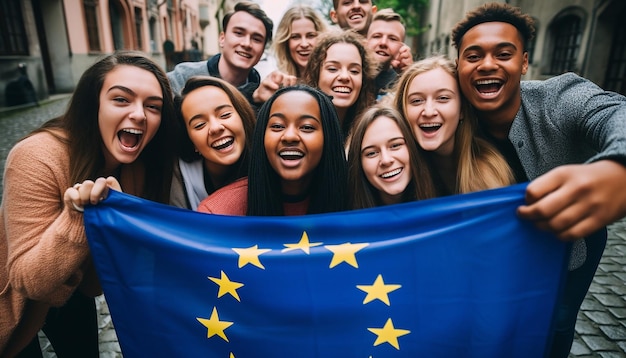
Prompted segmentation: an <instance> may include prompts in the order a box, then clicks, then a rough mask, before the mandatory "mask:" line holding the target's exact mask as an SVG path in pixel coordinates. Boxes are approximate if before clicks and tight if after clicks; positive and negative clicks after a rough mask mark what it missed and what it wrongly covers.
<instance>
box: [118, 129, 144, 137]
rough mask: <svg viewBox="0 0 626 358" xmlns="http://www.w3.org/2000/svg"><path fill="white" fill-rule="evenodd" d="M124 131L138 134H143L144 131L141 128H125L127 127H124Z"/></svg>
mask: <svg viewBox="0 0 626 358" xmlns="http://www.w3.org/2000/svg"><path fill="white" fill-rule="evenodd" d="M122 131H124V132H126V133H130V134H136V135H141V134H143V131H142V130H141V129H133V128H125V129H122Z"/></svg>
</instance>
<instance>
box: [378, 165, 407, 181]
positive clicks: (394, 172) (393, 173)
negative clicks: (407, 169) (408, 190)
mask: <svg viewBox="0 0 626 358" xmlns="http://www.w3.org/2000/svg"><path fill="white" fill-rule="evenodd" d="M403 169H404V168H398V169H394V170H392V171H390V172H386V173H382V174H381V175H380V177H381V178H383V179H389V178H392V177H395V176H396V175H398V174H400V173H402V170H403Z"/></svg>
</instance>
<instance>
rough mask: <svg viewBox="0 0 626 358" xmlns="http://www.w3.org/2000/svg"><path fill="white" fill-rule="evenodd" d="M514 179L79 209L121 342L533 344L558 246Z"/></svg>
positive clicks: (315, 348) (212, 346)
mask: <svg viewBox="0 0 626 358" xmlns="http://www.w3.org/2000/svg"><path fill="white" fill-rule="evenodd" d="M524 189H525V185H524V184H522V185H515V186H511V187H507V188H502V189H497V190H490V191H484V192H478V193H472V194H466V195H457V196H451V197H446V198H440V199H435V200H427V201H420V202H413V203H407V204H401V205H393V206H385V207H379V208H373V209H366V210H357V211H348V212H342V213H333V214H322V215H307V216H299V217H228V216H219V215H209V214H202V213H197V212H192V211H188V210H182V209H177V208H174V207H169V206H166V205H161V204H157V203H153V202H150V201H146V200H143V199H140V198H137V197H133V196H130V195H127V194H123V193H119V192H112V193H111V194H110V195H109V197H108V198H107V199H106V200H105V201H104V202H102V203H101V204H100V205H97V206H94V207H88V208H86V210H85V225H86V229H87V236H88V240H89V244H90V247H91V252H92V254H93V257H94V260H95V264H96V268H97V270H98V274H99V276H100V280H101V282H102V286H103V289H104V292H105V295H106V299H107V302H108V304H109V309H110V311H111V315H112V318H113V323H114V325H115V328H116V331H117V335H118V339H119V341H120V345H121V348H122V352H123V354H124V357H192V356H198V357H200V356H201V357H224V358H228V357H237V358H244V357H364V358H366V357H375V358H378V357H477V358H478V357H480V358H485V357H524V358H526V357H541V356H544V355H545V351H546V348H547V347H546V346H547V345H548V344H549V341H550V326H551V322H552V315H553V310H554V306H555V302H556V301H557V297H558V294H559V291H560V286H561V284H560V280H561V276H562V274H563V272H564V270H565V265H566V256H567V255H566V252H568V250H567V245H565V244H564V243H562V242H560V241H558V240H557V239H556V238H555V237H554V236H552V235H551V234H548V233H545V232H540V231H538V230H536V229H535V228H534V227H533V226H532V224H531V223H528V222H524V221H522V220H519V219H518V218H517V217H516V215H515V209H516V207H517V206H519V205H520V204H521V203H522V202H523V198H524Z"/></svg>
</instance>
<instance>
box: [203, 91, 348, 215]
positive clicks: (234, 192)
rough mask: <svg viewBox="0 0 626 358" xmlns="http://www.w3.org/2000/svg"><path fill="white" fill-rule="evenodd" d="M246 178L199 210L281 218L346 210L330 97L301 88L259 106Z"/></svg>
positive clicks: (341, 155)
mask: <svg viewBox="0 0 626 358" xmlns="http://www.w3.org/2000/svg"><path fill="white" fill-rule="evenodd" d="M250 153H251V157H250V170H249V173H248V177H247V178H245V179H241V180H239V181H236V182H234V183H233V184H231V185H228V186H226V187H224V188H222V189H220V190H218V191H216V192H215V193H213V194H212V195H211V196H209V197H208V198H207V199H205V200H203V201H202V202H201V203H200V205H199V206H198V211H201V212H208V213H214V214H225V215H257V216H282V215H303V214H313V213H325V212H333V211H341V210H344V209H346V208H347V205H346V202H347V200H346V199H347V197H346V196H347V165H346V158H345V152H344V149H343V137H342V135H341V131H340V129H339V121H338V120H337V114H336V112H335V110H334V108H333V105H332V103H331V102H330V99H329V98H328V96H326V95H325V94H324V93H322V92H320V91H318V90H316V89H314V88H311V87H308V86H304V85H300V86H293V87H284V88H282V89H280V90H278V91H277V92H276V93H275V94H274V95H273V96H272V97H271V98H270V99H269V100H268V101H267V102H266V103H265V104H264V105H263V107H261V110H260V112H259V115H258V118H257V124H256V127H255V131H254V135H253V139H252V147H251V151H250Z"/></svg>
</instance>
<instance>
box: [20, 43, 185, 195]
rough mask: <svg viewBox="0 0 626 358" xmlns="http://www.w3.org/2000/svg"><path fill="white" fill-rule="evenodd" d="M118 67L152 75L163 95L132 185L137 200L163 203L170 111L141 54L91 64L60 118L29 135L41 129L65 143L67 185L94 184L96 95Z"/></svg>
mask: <svg viewBox="0 0 626 358" xmlns="http://www.w3.org/2000/svg"><path fill="white" fill-rule="evenodd" d="M122 65H126V66H134V67H138V68H141V69H144V70H146V71H149V72H151V73H152V74H154V76H155V77H156V79H157V81H158V82H159V85H160V87H161V92H162V93H163V107H162V108H161V124H160V126H159V129H158V130H157V132H156V134H155V135H154V137H153V138H152V140H151V141H150V143H148V144H147V145H146V147H145V148H144V150H143V151H142V152H141V154H140V155H139V158H138V159H137V161H140V162H141V163H142V165H143V166H144V168H145V173H144V176H143V177H144V181H143V182H142V183H135V184H136V185H139V186H140V187H143V195H142V196H143V197H145V198H146V199H150V200H154V201H159V202H163V203H167V202H168V201H169V192H170V185H171V181H172V180H171V178H172V168H173V163H174V158H175V155H176V150H175V142H174V138H173V136H172V135H171V134H172V133H175V132H176V127H177V122H176V112H175V110H174V103H173V99H172V90H171V87H170V83H169V81H168V79H167V75H166V74H165V72H164V71H163V69H162V68H161V67H160V66H159V65H158V64H156V63H155V62H154V61H152V60H151V59H150V58H148V57H147V56H146V55H145V54H144V53H142V52H138V51H118V52H115V53H113V54H111V55H108V56H106V57H104V58H102V59H100V60H99V61H98V62H96V63H95V64H93V65H92V66H91V67H89V68H88V69H87V70H86V71H85V72H84V73H83V75H82V76H81V78H80V80H79V81H78V84H77V85H76V88H75V90H74V94H73V95H72V98H71V100H70V103H69V106H68V109H67V111H66V112H65V114H63V115H61V116H60V117H57V118H54V119H52V120H50V121H48V122H46V123H44V124H43V125H42V126H41V127H40V128H38V129H36V130H35V131H33V132H32V133H31V134H30V135H32V134H34V133H38V132H44V131H45V132H48V133H51V134H52V135H54V136H55V137H56V138H57V139H59V140H60V141H62V142H64V143H67V145H68V146H69V156H70V179H71V182H73V183H74V182H82V181H84V180H87V179H91V180H95V179H96V178H98V177H100V176H102V175H104V173H103V172H102V171H103V168H104V163H105V160H104V152H103V149H102V148H103V144H102V136H101V134H100V129H99V126H98V112H99V109H100V91H101V90H102V86H103V84H104V80H105V77H106V76H107V75H108V74H109V72H111V71H113V70H114V69H115V68H117V67H118V66H122ZM55 130H56V131H55ZM58 130H60V131H61V132H64V133H65V136H66V137H65V136H64V135H62V134H61V135H59V133H58ZM118 179H119V178H118Z"/></svg>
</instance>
